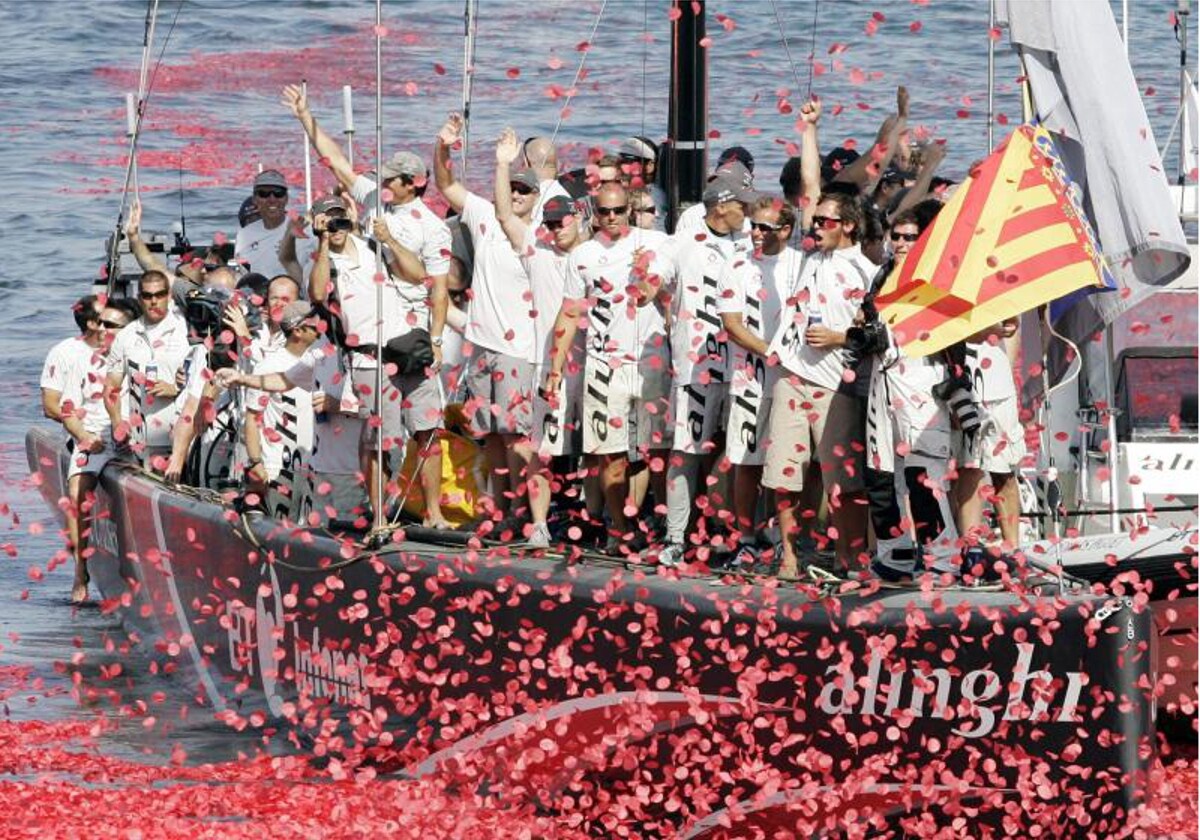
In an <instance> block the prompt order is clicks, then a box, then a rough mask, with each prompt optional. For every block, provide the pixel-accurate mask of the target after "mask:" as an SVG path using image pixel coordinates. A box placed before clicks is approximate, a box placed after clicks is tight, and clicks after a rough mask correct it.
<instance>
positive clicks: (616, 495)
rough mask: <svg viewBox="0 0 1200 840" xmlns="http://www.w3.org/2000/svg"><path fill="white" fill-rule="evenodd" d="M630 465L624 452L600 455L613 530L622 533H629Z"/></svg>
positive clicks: (605, 494) (603, 483)
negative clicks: (626, 505) (627, 517)
mask: <svg viewBox="0 0 1200 840" xmlns="http://www.w3.org/2000/svg"><path fill="white" fill-rule="evenodd" d="M628 467H629V457H628V456H627V455H625V453H623V452H615V453H612V454H609V455H601V456H600V484H601V486H602V487H603V488H604V500H605V502H606V503H607V505H608V516H609V518H610V519H611V520H612V525H613V530H615V531H616V532H617V533H618V534H622V535H624V534H628V533H629V521H628V520H627V519H626V518H625V500H626V499H627V498H628V497H629V481H628V480H627V478H626V471H627V469H628Z"/></svg>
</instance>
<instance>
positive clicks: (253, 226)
mask: <svg viewBox="0 0 1200 840" xmlns="http://www.w3.org/2000/svg"><path fill="white" fill-rule="evenodd" d="M288 224H289V222H288V220H287V219H286V218H285V219H284V220H283V222H282V223H280V224H279V225H278V226H277V227H274V228H271V229H269V230H268V229H267V226H266V225H264V224H263V222H262V219H259V220H258V221H257V222H251V223H250V224H248V225H246V226H245V227H244V228H242V229H241V230H239V231H238V235H237V240H236V241H235V242H234V246H233V256H234V259H237V260H239V261H241V260H245V261H246V262H248V263H250V270H251V271H254V272H257V273H258V274H261V275H263V276H264V277H266V278H267V279H268V280H269V279H271V278H273V277H278V276H279V275H280V274H287V269H285V268H284V267H283V263H281V262H280V261H279V245H280V243H282V242H283V235H284V234H285V233H287V229H288Z"/></svg>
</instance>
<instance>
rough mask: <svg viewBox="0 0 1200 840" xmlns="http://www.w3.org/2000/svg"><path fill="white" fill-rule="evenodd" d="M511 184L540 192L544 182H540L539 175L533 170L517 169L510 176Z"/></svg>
mask: <svg viewBox="0 0 1200 840" xmlns="http://www.w3.org/2000/svg"><path fill="white" fill-rule="evenodd" d="M508 182H509V183H510V184H524V185H525V186H527V187H529V188H530V189H531V190H540V189H541V186H542V182H541V181H539V180H538V176H537V173H536V172H534V171H533V170H532V169H515V170H513V171H512V172H511V173H509V176H508Z"/></svg>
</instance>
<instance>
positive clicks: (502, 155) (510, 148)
mask: <svg viewBox="0 0 1200 840" xmlns="http://www.w3.org/2000/svg"><path fill="white" fill-rule="evenodd" d="M519 154H521V144H520V143H518V142H517V133H516V132H515V131H513V130H512V129H511V128H506V129H504V131H502V132H500V139H499V140H497V141H496V221H498V222H499V223H500V227H501V228H502V229H503V230H504V235H505V236H507V237H508V242H509V244H510V245H512V247H513V250H514V251H516V252H517V253H520V252H521V251H522V250H523V249H524V248H525V238H526V237H527V236H528V235H529V228H528V227H527V226H526V224H525V223H524V222H522V221H521V220H520V219H518V218H517V214H516V213H514V212H513V209H512V185H511V182H510V181H509V178H510V177H511V175H512V173H511V172H510V169H511V167H512V162H513V161H514V160H516V159H517V155H519Z"/></svg>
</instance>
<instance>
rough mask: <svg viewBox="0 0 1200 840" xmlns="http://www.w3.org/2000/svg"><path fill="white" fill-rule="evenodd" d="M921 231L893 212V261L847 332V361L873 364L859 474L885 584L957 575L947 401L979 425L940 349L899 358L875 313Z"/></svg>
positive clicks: (875, 566) (877, 570) (966, 421)
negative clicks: (900, 480) (899, 479)
mask: <svg viewBox="0 0 1200 840" xmlns="http://www.w3.org/2000/svg"><path fill="white" fill-rule="evenodd" d="M920 234H921V228H920V226H919V225H918V221H917V217H916V216H915V215H914V214H913V213H912V212H911V211H903V212H901V213H900V214H899V215H898V216H897V217H896V220H895V222H894V223H893V225H892V228H891V231H890V233H889V237H890V240H891V245H892V249H893V254H894V258H893V260H892V261H890V262H888V263H887V264H885V265H884V267H883V269H881V270H880V272H879V274H878V275H877V276H876V280H875V283H873V284H872V288H871V292H870V294H868V295H867V298H866V299H865V300H864V301H863V306H862V309H861V311H860V313H859V316H858V317H857V318H856V319H855V320H856V323H855V326H854V327H851V328H850V329H849V330H847V331H846V348H847V350H848V354H849V356H850V357H851V360H869V361H870V396H869V399H868V405H867V458H866V470H865V475H864V478H865V481H866V487H867V499H868V502H869V506H870V513H871V524H872V525H873V526H874V529H875V538H876V545H875V557H874V559H873V560H872V562H871V572H872V573H873V574H874V575H875V576H876V577H879V578H881V579H883V580H886V581H889V582H899V581H902V580H907V579H911V578H912V577H913V575H915V574H916V573H917V572H918V571H920V570H921V569H923V568H930V569H932V570H933V571H935V572H938V573H943V574H949V575H952V576H957V575H958V574H959V572H958V565H957V564H958V554H959V547H958V531H957V529H956V528H955V525H954V518H953V515H952V511H951V508H950V499H949V488H948V481H947V465H948V462H949V459H950V455H951V446H950V427H951V419H950V417H951V406H952V405H954V406H957V407H958V408H960V409H961V410H962V413H960V414H959V415H958V416H959V422H960V424H962V425H963V426H964V428H967V427H971V428H976V427H977V425H978V420H977V418H976V419H974V423H972V420H973V404H972V402H971V399H970V384H969V383H966V387H967V390H966V391H965V393H964V392H963V390H962V389H963V385H964V383H963V382H962V381H960V380H958V379H955V378H953V377H951V375H950V371H949V368H948V366H947V364H946V362H945V359H944V355H943V354H941V353H938V354H935V355H933V356H926V357H922V358H916V359H913V358H908V357H906V356H903V355H902V354H901V352H900V350H899V348H898V347H897V346H896V343H895V341H894V339H893V337H892V335H891V334H890V333H889V331H888V329H887V327H886V325H884V324H883V323H882V322H881V321H880V320H879V316H878V313H877V312H876V310H875V295H876V294H877V293H878V291H879V288H880V287H881V286H882V285H883V282H884V281H885V280H886V279H887V277H888V276H889V275H890V274H891V273H892V271H893V269H894V267H895V265H896V263H897V262H898V261H902V260H903V259H904V258H905V256H906V255H907V254H908V252H909V250H910V249H911V248H912V246H913V243H915V242H916V240H917V239H918V237H919V236H920ZM851 364H853V362H852V361H850V360H848V361H847V365H851ZM898 468H899V469H900V470H902V471H903V477H904V487H905V488H906V490H907V496H908V507H909V510H910V512H911V516H912V521H911V522H908V521H906V517H905V516H904V513H903V508H904V505H903V504H902V500H901V498H899V497H898V490H897V486H896V476H895V474H896V472H897V469H898ZM914 531H915V534H916V546H919V549H918V548H917V547H915V546H914V542H913V532H914ZM926 561H928V562H927V563H926Z"/></svg>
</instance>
